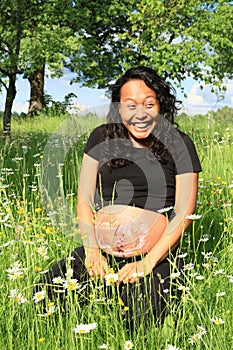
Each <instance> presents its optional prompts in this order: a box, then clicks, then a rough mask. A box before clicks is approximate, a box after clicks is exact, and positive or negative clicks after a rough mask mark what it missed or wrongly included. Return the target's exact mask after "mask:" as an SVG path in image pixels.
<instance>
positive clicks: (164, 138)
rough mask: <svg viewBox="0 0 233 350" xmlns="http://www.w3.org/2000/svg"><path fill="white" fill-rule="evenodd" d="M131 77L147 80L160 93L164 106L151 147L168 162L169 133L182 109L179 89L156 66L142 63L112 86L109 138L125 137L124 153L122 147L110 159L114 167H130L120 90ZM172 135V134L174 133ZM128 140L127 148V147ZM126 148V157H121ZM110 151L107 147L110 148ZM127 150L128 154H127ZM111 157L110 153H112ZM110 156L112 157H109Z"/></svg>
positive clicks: (153, 152) (149, 85) (159, 158)
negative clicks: (165, 78)
mask: <svg viewBox="0 0 233 350" xmlns="http://www.w3.org/2000/svg"><path fill="white" fill-rule="evenodd" d="M130 80H143V81H144V82H145V84H146V85H147V86H148V87H149V88H150V89H151V90H153V91H154V92H155V93H156V96H157V99H158V101H159V105H160V120H159V127H156V131H154V132H153V135H151V144H150V147H149V150H150V151H151V152H152V154H153V155H154V156H155V157H156V158H157V159H158V160H159V161H161V162H165V154H166V152H167V147H168V144H169V142H170V140H171V137H169V133H170V132H171V129H172V128H173V125H174V124H175V123H174V117H175V115H176V114H177V111H178V110H179V109H180V108H179V104H180V103H181V102H180V101H178V100H177V99H176V91H175V89H174V88H173V86H172V85H170V84H168V83H167V82H165V81H164V80H163V79H162V78H161V77H160V76H159V75H158V74H157V73H156V72H155V71H154V70H153V69H152V68H149V67H145V66H139V67H134V68H130V69H129V70H127V71H126V72H125V73H124V74H123V75H122V76H121V77H120V78H119V79H118V80H117V81H116V82H115V83H114V84H113V85H112V86H111V96H112V98H111V105H110V109H109V113H108V115H107V126H106V135H105V137H106V139H107V140H110V139H111V140H112V139H121V141H122V142H121V146H120V148H121V152H120V150H119V147H118V146H117V143H116V146H115V147H114V150H113V149H112V150H111V153H113V154H112V159H111V160H110V161H108V164H109V166H110V167H111V168H118V167H122V166H126V165H127V164H128V163H129V161H128V160H127V156H126V155H127V149H128V146H129V135H128V130H127V129H126V127H125V126H124V124H123V123H122V120H121V116H120V113H119V103H120V93H121V88H122V86H123V85H124V84H125V83H127V82H128V81H130ZM170 136H171V135H170ZM124 140H125V147H124ZM122 147H124V148H125V149H124V153H123V154H124V157H125V158H124V159H122V158H120V157H119V154H120V153H121V154H122V150H123V149H122ZM106 151H107V150H106ZM125 152H126V153H125ZM108 157H109V155H108ZM108 159H109V158H108Z"/></svg>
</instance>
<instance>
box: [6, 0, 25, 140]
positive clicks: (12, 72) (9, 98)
mask: <svg viewBox="0 0 233 350" xmlns="http://www.w3.org/2000/svg"><path fill="white" fill-rule="evenodd" d="M23 8H24V1H23V0H22V1H21V0H16V1H12V2H10V3H8V2H6V1H3V2H2V3H1V5H0V11H1V15H2V16H1V26H0V37H1V41H0V60H1V65H0V73H1V77H0V83H1V84H2V85H3V86H4V87H5V88H6V102H5V109H4V115H3V131H4V134H5V135H7V136H9V135H10V124H11V109H12V105H13V102H14V99H15V95H16V87H15V82H16V75H17V74H18V61H19V53H20V42H21V38H22V32H23V28H22V18H23ZM4 79H5V80H7V82H5V80H4Z"/></svg>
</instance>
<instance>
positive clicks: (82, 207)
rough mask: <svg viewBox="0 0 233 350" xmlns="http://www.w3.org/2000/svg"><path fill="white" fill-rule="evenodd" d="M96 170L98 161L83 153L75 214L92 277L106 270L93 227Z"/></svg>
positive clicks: (86, 261)
mask: <svg viewBox="0 0 233 350" xmlns="http://www.w3.org/2000/svg"><path fill="white" fill-rule="evenodd" d="M97 172H98V161H97V160H95V159H93V158H91V157H89V156H88V155H86V154H84V156H83V161H82V166H81V171H80V179H79V189H78V205H77V216H78V226H79V229H80V234H81V239H82V242H83V246H84V249H85V255H86V259H85V265H86V268H87V269H88V272H89V274H90V276H92V277H97V276H100V275H105V274H106V273H107V272H108V266H107V262H106V259H105V258H104V257H103V256H102V255H101V252H100V250H99V247H98V242H97V240H96V235H95V229H94V215H93V204H94V196H95V191H96V181H97Z"/></svg>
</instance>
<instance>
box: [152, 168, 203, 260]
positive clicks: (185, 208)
mask: <svg viewBox="0 0 233 350" xmlns="http://www.w3.org/2000/svg"><path fill="white" fill-rule="evenodd" d="M197 184H198V175H197V174H196V173H188V174H184V175H180V176H178V177H177V182H176V202H175V211H176V216H175V217H174V218H173V219H172V220H171V221H170V222H169V223H168V225H167V228H166V230H165V231H164V233H163V234H162V236H161V237H160V239H159V241H158V242H157V243H156V245H155V246H154V247H153V248H152V249H151V251H150V252H149V253H148V257H147V259H148V260H149V261H150V263H151V265H152V266H155V265H156V264H158V263H159V262H160V261H161V260H162V259H164V258H165V257H166V256H167V255H168V254H169V252H170V251H172V250H173V249H174V247H175V246H176V245H177V244H178V243H179V241H180V238H181V235H182V234H183V232H184V231H185V230H186V229H187V228H188V227H189V225H190V224H191V222H192V220H189V219H187V218H186V217H187V215H189V214H193V213H194V211H195V207H196V199H197Z"/></svg>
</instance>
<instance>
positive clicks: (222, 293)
mask: <svg viewBox="0 0 233 350" xmlns="http://www.w3.org/2000/svg"><path fill="white" fill-rule="evenodd" d="M224 295H226V292H218V293H216V297H223V296H224Z"/></svg>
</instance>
